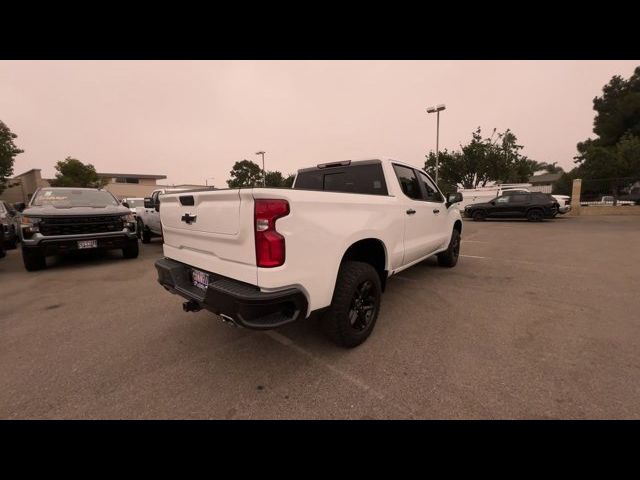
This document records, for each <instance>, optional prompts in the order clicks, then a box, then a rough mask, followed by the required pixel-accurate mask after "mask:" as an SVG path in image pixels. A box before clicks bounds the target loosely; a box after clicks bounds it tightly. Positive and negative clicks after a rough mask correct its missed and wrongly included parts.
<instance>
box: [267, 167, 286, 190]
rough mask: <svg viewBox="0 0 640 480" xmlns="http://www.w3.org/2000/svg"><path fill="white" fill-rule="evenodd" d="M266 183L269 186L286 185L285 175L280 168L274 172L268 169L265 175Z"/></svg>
mask: <svg viewBox="0 0 640 480" xmlns="http://www.w3.org/2000/svg"><path fill="white" fill-rule="evenodd" d="M264 183H265V185H266V186H267V187H282V186H284V185H283V183H284V177H283V176H282V173H281V172H279V171H278V170H275V171H273V172H269V171H267V173H265V175H264Z"/></svg>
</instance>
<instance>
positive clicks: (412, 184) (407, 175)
mask: <svg viewBox="0 0 640 480" xmlns="http://www.w3.org/2000/svg"><path fill="white" fill-rule="evenodd" d="M393 170H394V171H395V172H396V177H398V182H400V188H402V192H403V193H404V194H405V195H406V196H407V197H409V198H413V199H414V200H422V192H421V190H420V184H419V183H418V179H417V178H416V174H415V171H414V170H413V168H408V167H403V166H402V165H394V166H393Z"/></svg>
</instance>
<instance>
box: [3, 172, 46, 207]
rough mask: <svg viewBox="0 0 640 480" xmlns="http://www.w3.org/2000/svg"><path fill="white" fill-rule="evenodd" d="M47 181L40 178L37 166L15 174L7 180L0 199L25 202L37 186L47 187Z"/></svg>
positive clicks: (9, 201)
mask: <svg viewBox="0 0 640 480" xmlns="http://www.w3.org/2000/svg"><path fill="white" fill-rule="evenodd" d="M48 186H49V181H48V180H46V179H44V178H42V175H41V174H40V169H39V168H32V169H31V170H29V171H27V172H24V173H21V174H20V175H16V176H15V177H13V178H10V179H8V180H7V188H6V189H5V190H4V192H2V194H1V195H0V200H4V201H5V202H8V203H18V202H24V203H27V202H28V201H29V200H31V196H32V195H33V192H35V191H36V190H37V189H38V188H41V187H48Z"/></svg>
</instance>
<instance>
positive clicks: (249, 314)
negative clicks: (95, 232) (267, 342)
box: [155, 258, 307, 330]
mask: <svg viewBox="0 0 640 480" xmlns="http://www.w3.org/2000/svg"><path fill="white" fill-rule="evenodd" d="M155 266H156V270H157V271H158V283H159V284H160V285H162V286H163V287H164V288H165V289H166V290H168V291H170V292H171V293H174V294H176V295H180V296H181V297H183V298H186V299H187V300H189V304H190V307H189V308H190V309H191V310H199V309H205V310H209V311H210V312H213V313H215V314H217V315H220V316H222V317H223V318H224V319H225V320H228V321H231V322H233V323H234V324H236V325H238V326H241V327H245V328H251V329H256V330H268V329H272V328H277V327H280V326H282V325H285V324H287V323H291V322H293V321H295V320H298V319H299V318H304V317H305V316H306V312H307V299H306V297H305V296H304V294H303V293H302V291H300V290H298V289H297V288H288V289H286V290H280V291H277V292H262V291H260V289H259V288H258V287H256V286H254V285H249V284H247V283H243V282H239V281H237V280H233V279H230V278H227V277H223V276H220V275H217V274H215V273H211V272H205V273H208V274H209V286H208V288H207V289H206V290H204V289H202V288H200V287H196V286H194V285H193V284H192V282H191V271H192V268H191V267H190V266H189V265H186V264H184V263H180V262H176V261H175V260H171V259H169V258H161V259H159V260H157V261H156V263H155Z"/></svg>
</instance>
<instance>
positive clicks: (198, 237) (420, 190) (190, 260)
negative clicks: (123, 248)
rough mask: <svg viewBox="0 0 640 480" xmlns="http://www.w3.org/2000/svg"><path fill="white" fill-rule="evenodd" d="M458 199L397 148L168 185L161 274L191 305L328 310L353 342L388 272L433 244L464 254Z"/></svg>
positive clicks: (241, 315) (445, 257)
mask: <svg viewBox="0 0 640 480" xmlns="http://www.w3.org/2000/svg"><path fill="white" fill-rule="evenodd" d="M461 200H462V195H461V194H460V193H456V194H452V195H451V196H450V197H449V198H448V199H445V198H444V197H443V195H442V193H441V192H440V190H439V189H438V188H437V187H436V186H435V184H434V182H433V181H432V180H431V178H429V176H428V175H427V174H426V173H425V172H424V171H422V170H420V169H418V168H415V167H413V166H411V165H408V164H406V163H402V162H398V161H395V160H391V159H384V160H363V161H344V162H336V163H328V164H321V165H318V166H317V167H313V168H306V169H303V170H300V171H298V173H297V175H296V178H295V181H294V184H293V187H292V188H291V189H284V188H283V189H278V188H243V189H234V190H231V189H229V190H217V191H197V192H191V191H185V192H181V193H176V194H165V195H163V196H162V202H161V207H160V216H161V220H162V229H163V232H164V256H165V258H162V259H159V260H158V261H156V264H155V265H156V269H157V271H158V282H159V283H160V284H161V285H162V286H163V287H164V288H165V289H166V290H168V291H170V292H172V293H174V294H178V295H180V296H182V297H184V298H185V299H186V300H187V301H186V302H184V303H183V309H184V310H185V311H198V310H200V309H203V308H204V309H207V310H209V311H211V312H213V313H216V314H218V315H219V316H220V317H221V318H222V319H223V320H225V321H226V322H230V323H232V324H235V325H238V326H243V327H248V328H253V329H270V328H275V327H279V326H281V325H284V324H286V323H289V322H292V321H295V320H297V319H300V318H308V317H310V316H311V314H312V313H318V314H322V317H321V323H322V325H323V329H324V330H325V332H326V333H327V335H328V336H329V337H330V338H331V339H332V340H333V341H335V342H336V343H337V344H338V345H341V346H344V347H354V346H356V345H359V344H361V343H362V342H364V341H365V340H366V338H367V337H368V336H369V334H370V333H371V331H372V329H373V327H374V325H375V322H376V319H377V316H378V312H379V310H380V297H381V293H382V291H383V290H384V287H385V283H386V281H387V279H388V278H389V277H390V276H392V275H394V274H396V273H398V272H400V271H402V270H404V269H405V268H408V267H411V266H412V265H415V264H416V263H418V262H421V261H422V260H424V259H426V258H428V257H430V256H432V255H437V256H438V262H439V264H440V265H441V266H443V267H453V266H455V265H456V263H457V261H458V255H459V251H460V235H461V232H462V221H461V218H460V212H459V210H458V208H456V207H455V206H454V203H457V202H460V201H461ZM314 316H315V315H314Z"/></svg>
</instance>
